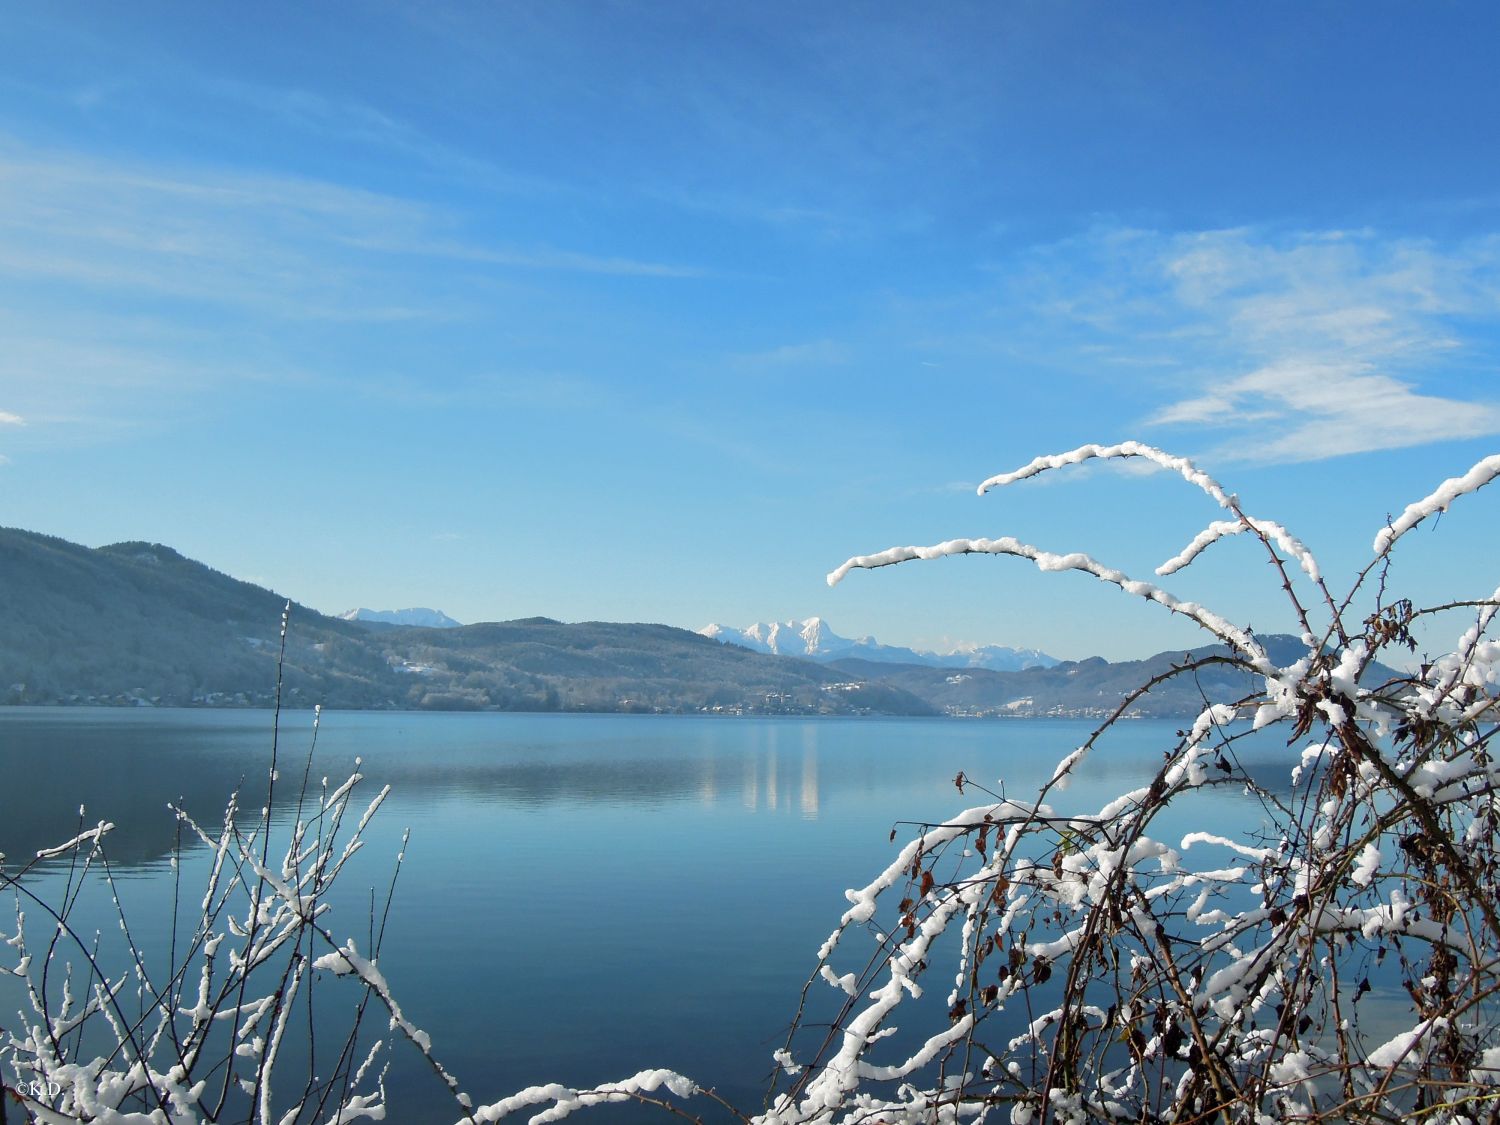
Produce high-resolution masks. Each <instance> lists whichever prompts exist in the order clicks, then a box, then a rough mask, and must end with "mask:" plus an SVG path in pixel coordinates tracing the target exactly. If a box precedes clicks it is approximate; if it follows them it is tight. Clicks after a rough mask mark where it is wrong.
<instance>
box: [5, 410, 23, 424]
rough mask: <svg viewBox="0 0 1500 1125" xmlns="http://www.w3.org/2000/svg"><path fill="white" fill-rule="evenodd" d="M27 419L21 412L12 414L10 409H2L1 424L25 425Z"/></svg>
mask: <svg viewBox="0 0 1500 1125" xmlns="http://www.w3.org/2000/svg"><path fill="white" fill-rule="evenodd" d="M25 424H26V419H25V418H22V417H21V416H20V415H19V414H12V413H11V412H10V411H9V410H0V426H24V425H25Z"/></svg>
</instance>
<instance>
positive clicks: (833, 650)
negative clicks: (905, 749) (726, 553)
mask: <svg viewBox="0 0 1500 1125" xmlns="http://www.w3.org/2000/svg"><path fill="white" fill-rule="evenodd" d="M698 632H699V633H701V634H703V636H705V637H712V638H713V639H714V640H716V641H721V642H723V643H725V644H736V645H741V646H743V647H744V648H748V649H751V650H752V651H755V652H768V653H772V654H774V655H776V656H800V657H803V658H805V659H810V660H818V661H825V662H826V661H830V660H843V659H845V658H848V657H854V658H858V659H861V660H878V661H881V662H883V663H887V664H925V665H927V666H929V667H933V668H990V669H993V670H994V671H997V672H1016V671H1019V670H1021V669H1022V668H1050V667H1052V666H1053V665H1054V664H1056V663H1057V661H1056V660H1055V659H1054V658H1052V657H1050V656H1048V655H1047V654H1046V653H1045V652H1038V651H1037V650H1036V649H1030V648H1009V647H1007V646H1005V645H975V644H968V645H959V646H957V647H955V648H954V649H952V650H950V651H948V652H918V651H917V650H915V649H910V648H903V647H901V646H899V645H883V644H881V643H880V642H879V641H877V640H876V639H875V638H874V637H860V638H858V639H857V640H851V639H849V638H848V637H841V636H839V635H838V634H837V633H835V632H834V631H833V630H832V629H830V628H829V627H828V623H827V622H826V621H824V620H823V619H822V618H821V617H809V618H807V619H806V620H804V621H771V622H761V623H759V624H755V625H751V626H750V627H749V628H748V629H735V628H732V627H730V626H727V625H705V626H704V627H703V628H702V629H699V630H698Z"/></svg>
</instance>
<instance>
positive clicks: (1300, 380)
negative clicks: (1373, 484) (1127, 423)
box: [1148, 360, 1500, 462]
mask: <svg viewBox="0 0 1500 1125" xmlns="http://www.w3.org/2000/svg"><path fill="white" fill-rule="evenodd" d="M1148 421H1149V422H1151V423H1155V424H1160V425H1194V426H1234V427H1236V428H1238V429H1240V430H1241V431H1244V432H1243V434H1242V436H1241V437H1240V438H1239V439H1237V440H1235V441H1232V442H1230V443H1228V444H1227V446H1226V448H1225V452H1226V453H1231V454H1235V455H1237V457H1238V458H1239V459H1242V460H1248V461H1277V462H1286V461H1311V460H1318V459H1321V458H1324V457H1336V456H1339V455H1340V454H1345V453H1365V452H1371V451H1374V450H1379V449H1396V448H1402V447H1405V446H1412V445H1424V444H1426V443H1428V442H1434V441H1446V440H1451V439H1460V438H1473V437H1484V436H1486V435H1488V434H1495V433H1500V407H1496V406H1494V405H1492V404H1490V403H1483V402H1472V401H1462V400H1459V399H1454V398H1444V397H1441V396H1439V395H1431V394H1421V393H1420V392H1418V391H1417V390H1416V389H1415V388H1413V387H1412V386H1411V385H1410V384H1407V383H1403V382H1401V381H1400V380H1397V379H1393V378H1391V377H1390V376H1387V375H1381V374H1379V373H1378V372H1376V371H1375V370H1374V369H1373V367H1372V366H1370V365H1367V364H1357V363H1344V364H1338V363H1331V362H1319V361H1316V360H1305V361H1295V360H1288V361H1285V362H1282V363H1279V364H1276V365H1273V366H1270V367H1263V368H1260V369H1259V370H1257V371H1252V372H1250V373H1249V374H1248V375H1242V376H1240V377H1238V378H1235V379H1230V380H1228V381H1226V382H1224V383H1222V384H1220V385H1218V386H1216V387H1214V388H1212V389H1211V390H1210V391H1209V392H1208V393H1207V394H1204V395H1199V396H1197V397H1195V398H1187V399H1181V400H1179V401H1177V402H1175V403H1172V404H1171V405H1169V406H1167V407H1165V408H1163V409H1162V410H1161V411H1159V412H1158V413H1157V414H1156V415H1154V416H1153V417H1152V418H1150V419H1148ZM1257 430H1259V431H1263V432H1264V434H1265V436H1260V435H1257V434H1255V432H1254V431H1257Z"/></svg>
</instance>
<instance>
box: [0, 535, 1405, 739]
mask: <svg viewBox="0 0 1500 1125" xmlns="http://www.w3.org/2000/svg"><path fill="white" fill-rule="evenodd" d="M285 604H286V601H285V599H284V598H283V597H282V596H281V595H280V594H276V593H273V592H271V591H270V590H266V589H262V588H261V587H259V586H256V585H253V584H252V583H249V582H241V581H239V580H238V579H235V578H231V577H229V576H228V575H226V574H221V573H219V572H218V571H215V570H212V569H210V568H209V567H206V566H204V565H203V564H202V563H198V562H194V561H193V560H191V559H188V558H184V557H183V556H182V555H180V554H178V553H177V552H176V551H174V550H172V549H171V548H170V547H164V546H161V545H160V544H155V543H138V542H133V543H117V544H114V545H113V546H109V547H100V548H97V549H94V548H89V547H82V546H79V545H78V544H75V543H68V542H66V541H64V540H62V539H55V538H52V537H50V536H46V535H39V534H36V533H35V532H30V531H20V530H13V529H0V703H9V704H59V703H61V704H95V705H115V706H130V705H134V706H150V705H158V706H231V707H232V706H241V707H244V706H266V705H268V704H269V703H271V702H272V701H273V700H274V698H275V685H276V680H277V663H278V654H279V653H280V651H281V647H282V644H281V636H280V629H281V616H282V607H283V606H284V605H285ZM356 612H358V611H356ZM405 613H423V614H425V613H432V614H434V615H435V616H434V617H433V618H423V620H438V619H441V620H443V621H448V622H451V621H452V619H451V618H448V617H447V616H446V615H444V614H439V613H437V611H395V613H394V614H392V616H394V617H397V618H400V617H401V616H402V615H403V614H405ZM705 632H707V630H705ZM716 636H718V637H720V638H723V639H728V640H730V641H734V642H735V643H722V641H721V640H720V639H714V638H713V637H710V636H705V635H702V634H700V633H694V632H691V631H689V630H686V629H674V628H671V627H669V626H666V625H650V624H622V623H615V622H601V621H585V622H575V623H572V624H565V623H563V622H560V621H554V620H552V619H550V618H546V617H529V618H525V619H522V620H519V621H506V622H499V623H486V624H477V625H462V626H460V625H457V624H449V625H447V626H446V627H441V628H437V627H426V626H422V625H398V624H394V623H392V622H391V621H389V620H385V619H382V615H375V617H374V619H373V620H371V619H366V618H357V619H355V620H345V619H344V618H341V617H328V616H325V615H323V614H321V613H318V612H316V611H315V610H312V609H308V608H306V607H305V606H301V605H297V604H296V603H293V604H292V606H291V610H290V615H289V628H288V630H287V635H286V643H285V655H284V657H282V658H281V674H282V682H283V698H284V700H285V701H286V702H288V703H289V704H291V705H293V706H303V707H309V706H311V705H312V704H314V703H322V704H323V705H325V706H327V707H335V708H346V709H353V708H365V709H414V710H415V709H437V710H502V711H646V712H678V713H681V712H690V713H700V712H729V713H741V714H744V713H755V714H800V715H809V714H830V715H866V714H880V715H942V714H947V715H998V716H1016V717H1028V716H1040V715H1065V716H1066V715H1071V716H1099V715H1104V714H1108V713H1109V712H1111V711H1112V710H1113V709H1114V708H1116V707H1117V706H1118V705H1119V704H1120V701H1121V700H1122V699H1123V698H1124V697H1125V695H1126V693H1128V692H1129V691H1131V690H1132V689H1135V688H1137V687H1139V686H1140V685H1141V684H1143V683H1145V682H1146V681H1147V680H1148V679H1150V678H1151V677H1153V676H1156V675H1159V674H1161V673H1163V672H1166V671H1168V670H1170V669H1171V668H1172V667H1173V666H1174V665H1175V664H1179V663H1180V662H1182V660H1183V659H1184V656H1185V655H1186V656H1188V657H1201V656H1204V655H1212V654H1215V653H1218V652H1222V651H1223V650H1222V649H1219V648H1206V649H1197V650H1194V651H1193V652H1192V653H1189V654H1184V653H1182V652H1180V651H1171V652H1163V653H1158V654H1157V655H1156V656H1153V657H1150V658H1149V659H1146V660H1138V661H1127V662H1124V663H1117V664H1111V663H1109V662H1108V661H1105V660H1103V659H1100V658H1098V657H1094V658H1091V659H1089V660H1083V661H1066V662H1062V663H1057V662H1055V661H1052V660H1051V658H1050V657H1046V656H1045V655H1043V654H1041V653H1026V652H1024V651H1023V652H1020V653H1017V652H1016V650H1009V649H998V648H997V649H995V650H989V649H978V650H973V651H971V652H962V653H949V654H942V655H939V656H938V657H933V655H932V654H924V653H914V652H911V650H905V649H899V648H896V647H894V646H887V645H881V644H879V643H878V642H875V641H873V640H870V639H868V638H866V639H864V640H860V641H849V640H845V639H843V638H840V637H838V636H837V635H836V634H834V633H832V632H831V631H830V630H828V629H827V627H826V626H825V625H824V624H823V623H822V622H821V621H819V620H817V619H816V618H812V619H809V620H807V621H802V622H789V623H785V624H782V625H775V626H756V627H754V628H753V629H751V630H738V631H734V632H731V631H729V630H723V629H720V630H719V631H718V633H717V634H716ZM1261 639H1262V642H1263V643H1264V644H1266V645H1267V647H1268V649H1269V650H1270V651H1271V654H1272V657H1273V659H1276V660H1278V661H1281V662H1283V663H1286V662H1290V661H1291V660H1292V659H1294V658H1295V657H1296V656H1297V655H1299V654H1300V645H1299V644H1298V643H1297V642H1296V641H1295V640H1293V639H1292V638H1277V637H1263V638H1261ZM746 640H748V641H750V642H752V644H753V645H754V646H755V647H756V648H757V649H759V650H758V651H752V647H751V645H750V644H746V643H745V641H746ZM792 652H796V653H798V655H790V653H792ZM777 653H787V655H777ZM1006 654H1009V655H1006ZM913 657H914V658H915V659H912V658H913ZM944 659H951V660H955V661H957V660H960V659H964V660H968V661H970V663H967V664H963V665H946V664H942V663H937V664H935V663H934V661H938V662H940V661H942V660H944ZM977 659H995V660H998V659H1015V660H1018V661H1024V660H1028V659H1029V660H1034V661H1035V663H1034V664H1033V666H1031V667H1023V668H1020V669H1019V670H1004V669H996V668H993V667H983V666H980V665H979V664H977V663H973V661H975V660H977ZM1043 662H1045V663H1043ZM1373 674H1374V675H1378V676H1380V677H1381V678H1386V677H1387V676H1389V675H1390V674H1391V673H1389V672H1388V671H1387V670H1385V669H1379V668H1377V669H1375V670H1374V671H1373ZM1254 686H1255V685H1254V682H1253V680H1252V678H1251V677H1249V676H1248V675H1246V674H1245V673H1243V672H1240V671H1238V670H1237V669H1234V668H1230V667H1228V666H1225V665H1210V666H1208V667H1205V668H1203V669H1200V670H1199V671H1198V672H1197V673H1196V674H1195V675H1193V676H1182V677H1177V678H1175V679H1173V680H1171V681H1170V682H1168V683H1165V684H1163V685H1160V686H1159V687H1158V688H1157V689H1155V690H1154V691H1152V693H1151V694H1149V695H1147V696H1145V697H1143V698H1142V699H1140V700H1138V701H1137V702H1136V703H1135V704H1133V706H1132V711H1133V713H1135V714H1138V715H1150V716H1184V715H1191V714H1196V713H1197V711H1198V710H1199V709H1200V708H1201V707H1202V702H1203V698H1204V696H1205V695H1206V696H1207V697H1208V698H1210V699H1230V698H1234V697H1236V696H1238V695H1242V694H1249V693H1250V692H1251V691H1252V690H1253V689H1254Z"/></svg>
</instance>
